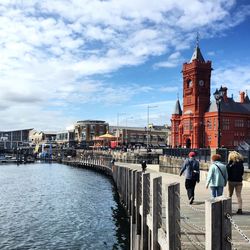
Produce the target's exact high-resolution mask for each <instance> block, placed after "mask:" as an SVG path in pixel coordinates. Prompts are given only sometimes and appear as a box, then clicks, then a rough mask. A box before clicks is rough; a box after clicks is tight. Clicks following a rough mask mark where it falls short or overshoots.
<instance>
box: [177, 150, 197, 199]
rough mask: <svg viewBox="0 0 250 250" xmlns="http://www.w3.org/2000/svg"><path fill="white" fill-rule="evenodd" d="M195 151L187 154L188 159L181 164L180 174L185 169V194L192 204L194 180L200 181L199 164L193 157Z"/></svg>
mask: <svg viewBox="0 0 250 250" xmlns="http://www.w3.org/2000/svg"><path fill="white" fill-rule="evenodd" d="M195 155H196V154H195V152H190V153H189V154H188V157H189V158H188V159H187V160H185V162H184V163H183V165H182V168H181V172H180V176H181V175H182V173H183V172H184V171H185V178H186V179H185V188H186V190H187V196H188V200H189V204H193V201H194V189H195V185H196V182H199V181H200V164H199V162H198V161H197V160H196V159H195Z"/></svg>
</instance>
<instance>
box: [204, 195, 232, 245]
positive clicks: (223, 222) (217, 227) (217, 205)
mask: <svg viewBox="0 0 250 250" xmlns="http://www.w3.org/2000/svg"><path fill="white" fill-rule="evenodd" d="M205 205H206V213H205V223H206V238H205V239H206V250H221V249H223V250H231V249H232V246H231V244H230V243H229V242H228V241H227V237H230V238H231V233H232V229H231V224H230V221H229V220H228V218H227V217H226V214H227V213H228V214H230V215H231V213H232V201H231V198H223V197H217V198H215V199H210V200H206V202H205Z"/></svg>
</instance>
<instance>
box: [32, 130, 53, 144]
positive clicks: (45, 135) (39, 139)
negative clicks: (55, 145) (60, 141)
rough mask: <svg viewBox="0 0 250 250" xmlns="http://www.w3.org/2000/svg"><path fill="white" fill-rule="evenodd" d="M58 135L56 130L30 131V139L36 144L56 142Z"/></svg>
mask: <svg viewBox="0 0 250 250" xmlns="http://www.w3.org/2000/svg"><path fill="white" fill-rule="evenodd" d="M56 135H57V133H56V132H51V131H37V130H31V131H30V133H29V141H30V142H31V143H32V144H36V145H37V144H44V143H49V142H55V140H56Z"/></svg>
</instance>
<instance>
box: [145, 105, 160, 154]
mask: <svg viewBox="0 0 250 250" xmlns="http://www.w3.org/2000/svg"><path fill="white" fill-rule="evenodd" d="M157 107H158V106H150V105H148V107H147V111H148V112H147V151H148V146H149V109H152V108H157Z"/></svg>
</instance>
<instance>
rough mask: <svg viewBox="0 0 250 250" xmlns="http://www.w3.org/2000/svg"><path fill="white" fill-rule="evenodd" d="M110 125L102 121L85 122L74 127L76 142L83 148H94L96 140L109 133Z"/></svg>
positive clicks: (79, 122)
mask: <svg viewBox="0 0 250 250" xmlns="http://www.w3.org/2000/svg"><path fill="white" fill-rule="evenodd" d="M108 127H109V124H108V123H107V122H105V121H101V120H83V121H78V122H77V123H76V124H75V125H74V133H75V141H76V142H77V143H78V144H81V145H82V146H93V145H94V138H95V137H97V136H100V135H103V134H105V133H107V131H108Z"/></svg>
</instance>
